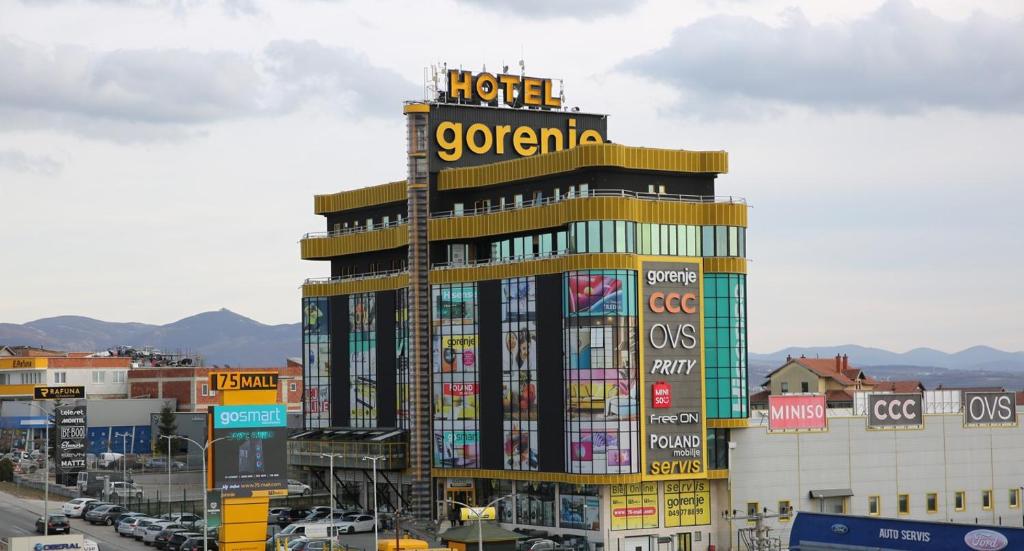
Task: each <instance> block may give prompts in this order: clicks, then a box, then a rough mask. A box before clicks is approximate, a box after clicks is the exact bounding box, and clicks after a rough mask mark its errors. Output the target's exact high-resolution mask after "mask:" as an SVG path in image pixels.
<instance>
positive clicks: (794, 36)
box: [620, 0, 1024, 115]
mask: <svg viewBox="0 0 1024 551" xmlns="http://www.w3.org/2000/svg"><path fill="white" fill-rule="evenodd" d="M1021 67H1024V20H1022V19H1017V20H1006V19H998V18H994V17H990V16H987V15H985V14H982V13H975V14H974V15H972V16H970V17H968V18H966V19H963V20H959V21H957V20H949V19H943V18H940V17H938V16H936V15H934V14H933V13H931V12H930V11H928V10H927V9H924V8H918V7H915V6H913V5H912V4H910V3H909V2H907V1H905V0H890V1H889V2H887V3H885V4H883V5H882V6H881V7H879V8H878V9H877V10H875V11H873V12H871V13H868V14H866V15H864V16H863V17H861V18H859V19H854V20H851V21H847V22H843V23H822V24H813V23H811V22H810V21H808V19H807V18H806V17H805V16H804V15H803V13H802V12H801V11H799V10H797V9H793V10H790V11H789V12H787V13H786V14H785V17H784V19H783V23H782V24H781V25H780V26H777V27H773V26H769V25H768V24H765V23H763V22H761V21H758V20H755V19H753V18H750V17H737V16H714V17H709V18H705V19H701V20H699V21H697V22H695V23H693V24H691V25H688V26H685V27H682V28H680V29H678V30H676V31H675V33H674V34H673V36H672V40H671V42H670V44H669V45H668V46H666V47H665V48H663V49H660V50H657V51H654V52H651V53H649V54H645V55H640V56H637V57H635V58H633V59H630V60H628V61H626V62H624V63H622V64H621V65H620V68H622V69H624V70H627V71H631V72H635V73H638V74H641V75H644V76H647V77H649V78H651V79H653V80H656V81H659V82H661V83H664V84H667V85H670V86H673V87H675V88H677V89H678V91H679V92H680V97H681V101H680V103H681V105H682V106H685V107H686V108H688V110H694V111H702V112H703V113H704V114H710V115H720V114H725V113H731V114H733V115H736V114H739V115H748V114H757V113H763V112H764V111H765V110H766V109H772V108H777V107H779V106H784V105H805V106H810V107H812V108H815V109H819V110H824V111H832V110H858V109H869V110H875V111H879V112H885V113H917V112H921V111H923V110H928V109H934V108H942V107H953V108H959V109H964V110H968V111H977V112H1015V113H1019V112H1022V111H1024V71H1022V70H1021Z"/></svg>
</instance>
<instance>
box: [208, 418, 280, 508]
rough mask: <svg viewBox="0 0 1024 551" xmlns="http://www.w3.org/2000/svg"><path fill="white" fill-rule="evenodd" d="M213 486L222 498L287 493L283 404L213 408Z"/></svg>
mask: <svg viewBox="0 0 1024 551" xmlns="http://www.w3.org/2000/svg"><path fill="white" fill-rule="evenodd" d="M213 436H214V438H215V439H217V438H223V439H224V440H222V441H220V442H217V443H216V444H214V449H215V452H216V453H214V456H213V487H214V488H217V489H220V490H221V495H222V496H223V497H247V496H251V495H254V494H255V493H287V491H288V460H287V455H286V451H287V446H288V423H287V409H286V407H285V406H284V404H274V405H251V406H217V407H214V408H213Z"/></svg>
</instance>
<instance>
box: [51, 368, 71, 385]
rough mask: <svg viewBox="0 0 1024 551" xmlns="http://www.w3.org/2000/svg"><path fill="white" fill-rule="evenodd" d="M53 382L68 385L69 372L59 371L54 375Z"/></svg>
mask: <svg viewBox="0 0 1024 551" xmlns="http://www.w3.org/2000/svg"><path fill="white" fill-rule="evenodd" d="M53 382H55V383H66V382H68V372H67V371H57V372H55V373H54V374H53Z"/></svg>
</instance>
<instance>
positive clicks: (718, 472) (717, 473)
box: [708, 469, 729, 480]
mask: <svg viewBox="0 0 1024 551" xmlns="http://www.w3.org/2000/svg"><path fill="white" fill-rule="evenodd" d="M708 478H710V479H712V480H724V479H727V478H729V469H710V470H708Z"/></svg>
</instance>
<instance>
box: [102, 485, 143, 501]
mask: <svg viewBox="0 0 1024 551" xmlns="http://www.w3.org/2000/svg"><path fill="white" fill-rule="evenodd" d="M142 495H143V494H142V487H141V486H138V485H136V484H133V483H131V482H111V483H110V498H111V499H122V498H124V497H134V498H136V499H142Z"/></svg>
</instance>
